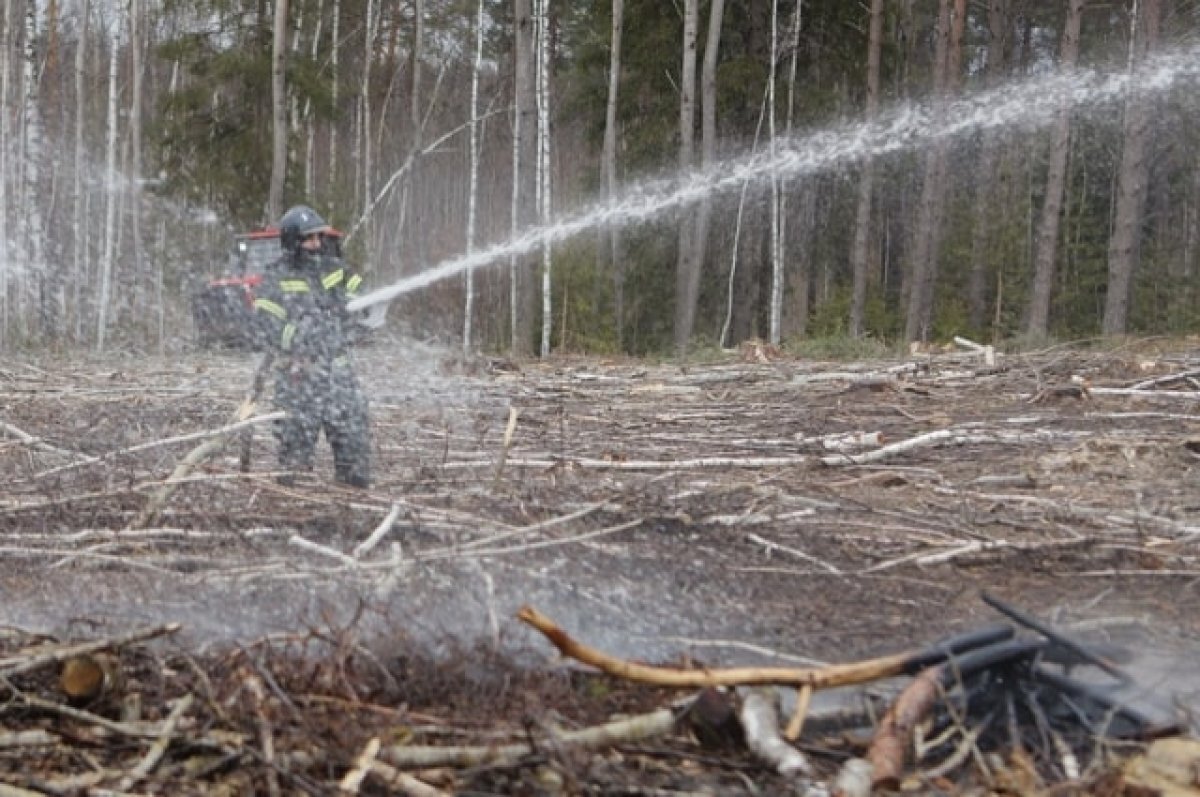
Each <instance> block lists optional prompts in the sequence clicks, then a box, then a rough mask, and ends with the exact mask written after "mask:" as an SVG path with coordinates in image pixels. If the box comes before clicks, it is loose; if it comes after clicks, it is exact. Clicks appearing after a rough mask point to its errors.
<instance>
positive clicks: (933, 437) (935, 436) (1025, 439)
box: [821, 428, 1083, 467]
mask: <svg viewBox="0 0 1200 797" xmlns="http://www.w3.org/2000/svg"><path fill="white" fill-rule="evenodd" d="M1082 434H1083V433H1076V432H1052V431H1049V430H1045V429H1035V430H1033V431H1029V432H1002V431H974V430H972V431H967V430H965V429H961V428H959V429H938V430H937V431H934V432H927V433H925V434H920V435H917V436H916V437H910V438H909V439H907V440H900V441H899V442H896V443H892V444H890V445H886V446H883V447H882V448H876V449H874V450H872V451H864V452H863V453H861V454H831V455H829V456H826V457H821V462H822V463H824V464H825V465H828V466H830V467H835V466H838V465H864V464H867V463H869V462H880V461H882V460H885V459H891V458H892V457H894V456H898V455H900V454H907V453H908V452H910V451H916V450H919V449H922V448H942V447H945V446H966V445H979V444H986V443H1009V444H1018V445H1029V444H1034V443H1046V442H1050V441H1057V440H1064V439H1072V438H1075V437H1079V436H1081V435H1082Z"/></svg>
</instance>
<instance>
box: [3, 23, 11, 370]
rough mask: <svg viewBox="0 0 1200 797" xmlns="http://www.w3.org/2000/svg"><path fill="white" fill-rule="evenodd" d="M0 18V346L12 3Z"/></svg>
mask: <svg viewBox="0 0 1200 797" xmlns="http://www.w3.org/2000/svg"><path fill="white" fill-rule="evenodd" d="M2 9H3V17H0V346H3V345H4V344H6V343H7V338H8V332H9V323H10V320H11V319H10V318H9V297H8V290H9V284H10V282H11V281H12V255H11V250H12V241H11V240H10V239H9V230H10V229H11V228H10V227H9V224H8V205H9V187H10V185H11V183H10V181H9V170H10V169H11V168H12V144H13V135H12V126H11V124H10V122H9V119H10V117H11V115H10V113H9V110H10V99H9V98H10V96H11V95H10V84H9V75H11V74H12V66H13V59H12V49H13V41H14V37H13V24H12V19H13V0H4V5H3V7H2Z"/></svg>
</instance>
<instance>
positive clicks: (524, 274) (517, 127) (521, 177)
mask: <svg viewBox="0 0 1200 797" xmlns="http://www.w3.org/2000/svg"><path fill="white" fill-rule="evenodd" d="M532 7H533V2H532V0H513V19H514V22H515V27H516V32H515V35H514V42H513V47H514V53H513V60H514V64H513V73H514V78H513V84H514V86H513V92H514V105H515V110H514V114H513V195H512V201H513V205H512V231H513V235H514V237H515V236H516V234H517V233H518V232H519V231H520V230H522V229H524V228H525V227H526V226H528V225H530V224H532V223H533V222H534V219H535V215H534V214H535V205H534V199H535V188H534V186H535V185H536V183H535V181H534V179H533V178H534V176H535V175H536V168H535V165H536V164H535V160H536V155H537V149H536V142H537V102H536V91H535V89H534V85H535V73H534V69H533V53H534V36H533V13H532ZM531 260H532V259H531V258H529V257H520V256H517V257H514V258H513V259H512V261H511V263H510V271H509V275H510V279H511V289H512V290H511V305H512V344H511V345H512V353H513V355H514V356H521V355H528V354H530V353H532V351H533V319H534V298H535V295H536V294H535V291H534V281H533V271H532V268H531Z"/></svg>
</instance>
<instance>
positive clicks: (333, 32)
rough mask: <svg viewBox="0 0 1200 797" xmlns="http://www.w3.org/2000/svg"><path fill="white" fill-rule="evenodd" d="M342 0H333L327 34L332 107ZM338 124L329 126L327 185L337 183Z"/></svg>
mask: <svg viewBox="0 0 1200 797" xmlns="http://www.w3.org/2000/svg"><path fill="white" fill-rule="evenodd" d="M341 20H342V0H333V20H332V22H331V24H330V31H329V32H330V36H329V81H330V84H331V85H330V89H329V96H330V100H331V102H332V103H333V107H334V109H336V108H337V107H338V81H339V79H340V75H339V73H338V57H339V54H340V52H341V49H342V36H341ZM337 131H338V126H337V125H330V126H329V187H330V188H333V187H334V186H335V185H337V167H338V159H337V152H338V135H337Z"/></svg>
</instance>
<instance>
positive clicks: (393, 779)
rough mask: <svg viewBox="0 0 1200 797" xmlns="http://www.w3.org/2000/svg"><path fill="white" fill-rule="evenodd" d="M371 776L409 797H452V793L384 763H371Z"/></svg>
mask: <svg viewBox="0 0 1200 797" xmlns="http://www.w3.org/2000/svg"><path fill="white" fill-rule="evenodd" d="M371 774H372V775H374V776H375V777H377V778H379V779H380V780H383V781H384V782H385V783H387V785H389V786H391V787H393V788H394V789H396V790H398V792H399V793H400V794H403V795H406V796H407V797H451V795H450V792H448V791H442V790H441V789H435V788H434V787H432V786H430V785H429V784H428V783H426V782H425V781H423V780H417V779H416V778H414V777H413V776H412V775H409V774H408V773H407V772H401V771H400V770H398V769H396V768H395V767H391V766H388V765H387V764H385V763H383V762H382V761H372V762H371Z"/></svg>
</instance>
